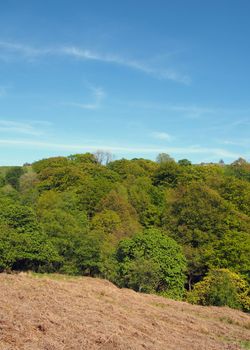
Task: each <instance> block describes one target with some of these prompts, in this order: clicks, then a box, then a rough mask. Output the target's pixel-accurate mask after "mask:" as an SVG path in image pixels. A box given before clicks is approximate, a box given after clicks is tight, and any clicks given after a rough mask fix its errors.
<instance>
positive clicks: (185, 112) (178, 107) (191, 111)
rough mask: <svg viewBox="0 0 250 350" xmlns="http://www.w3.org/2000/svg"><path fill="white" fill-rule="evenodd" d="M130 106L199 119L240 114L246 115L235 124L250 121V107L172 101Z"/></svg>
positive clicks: (140, 103)
mask: <svg viewBox="0 0 250 350" xmlns="http://www.w3.org/2000/svg"><path fill="white" fill-rule="evenodd" d="M130 106H133V107H137V108H142V109H145V110H158V111H162V112H174V113H176V114H179V115H181V116H182V117H183V116H186V117H187V118H190V119H198V118H200V117H203V116H212V115H213V116H216V115H219V116H227V115H229V116H233V115H237V117H238V116H239V115H241V116H245V117H244V118H240V119H239V118H237V120H235V121H234V122H233V123H234V125H235V126H237V125H243V124H248V125H249V123H250V118H249V117H247V116H248V115H250V108H225V107H214V106H200V105H196V104H190V105H188V104H187V105H185V104H172V103H165V104H162V103H154V102H148V101H147V102H146V101H134V102H130Z"/></svg>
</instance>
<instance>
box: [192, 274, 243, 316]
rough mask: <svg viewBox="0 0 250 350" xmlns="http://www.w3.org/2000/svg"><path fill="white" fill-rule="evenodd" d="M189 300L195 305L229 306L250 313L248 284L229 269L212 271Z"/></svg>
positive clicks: (197, 285) (194, 290)
mask: <svg viewBox="0 0 250 350" xmlns="http://www.w3.org/2000/svg"><path fill="white" fill-rule="evenodd" d="M187 300H188V301H189V302H191V303H194V304H201V305H215V306H229V307H232V308H236V309H243V310H244V311H250V289H249V285H248V284H247V282H246V281H245V280H244V279H243V278H242V277H241V276H240V275H237V274H236V273H234V272H231V271H230V270H228V269H215V270H211V271H210V272H209V273H208V275H207V276H206V277H205V278H204V279H203V281H201V282H199V283H197V284H196V285H195V287H194V289H193V291H192V292H190V293H189V294H188V298H187Z"/></svg>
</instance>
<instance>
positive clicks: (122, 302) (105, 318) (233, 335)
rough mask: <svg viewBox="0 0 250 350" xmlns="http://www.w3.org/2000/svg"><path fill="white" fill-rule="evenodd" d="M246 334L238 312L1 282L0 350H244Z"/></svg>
mask: <svg viewBox="0 0 250 350" xmlns="http://www.w3.org/2000/svg"><path fill="white" fill-rule="evenodd" d="M35 276H38V275H35ZM249 329H250V316H249V315H248V314H245V313H242V312H240V311H236V310H232V309H229V308H217V307H201V306H196V305H195V306H194V305H189V304H187V303H184V302H177V301H173V300H170V299H165V298H162V297H158V296H155V295H147V294H139V293H136V292H134V291H132V290H128V289H118V288H117V287H115V286H114V285H113V284H111V283H110V282H108V281H105V280H100V279H93V278H89V277H78V278H66V277H63V276H58V275H52V276H51V277H48V276H44V277H42V278H35V277H34V276H32V275H28V274H24V273H21V274H19V275H6V274H1V275H0V350H31V349H32V350H35V349H37V350H45V349H46V350H60V349H64V350H70V349H72V350H73V349H77V350H81V349H93V350H94V349H124V350H125V349H126V350H129V349H136V350H140V349H150V350H153V349H164V350H166V349H169V350H171V349H175V350H177V349H185V350H188V349H192V350H195V349H206V350H210V349H216V350H220V349H230V350H234V349H248V348H249V345H250V334H249V333H250V332H249Z"/></svg>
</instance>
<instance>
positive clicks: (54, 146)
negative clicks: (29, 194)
mask: <svg viewBox="0 0 250 350" xmlns="http://www.w3.org/2000/svg"><path fill="white" fill-rule="evenodd" d="M1 145H4V146H22V147H36V148H39V149H49V150H51V151H53V150H54V151H55V150H61V151H75V152H86V151H96V150H100V149H102V150H105V151H110V152H115V153H118V154H125V153H126V154H158V153H162V152H166V153H170V154H174V155H181V156H183V155H187V156H188V155H194V154H203V155H208V156H216V157H219V158H227V159H236V158H238V157H240V156H243V157H247V156H246V155H244V154H240V153H237V152H230V151H227V150H225V149H221V148H209V147H199V146H187V147H153V146H152V147H144V146H134V147H132V146H130V147H127V146H116V145H107V144H98V145H88V144H66V143H53V142H42V141H32V140H17V139H0V146H1Z"/></svg>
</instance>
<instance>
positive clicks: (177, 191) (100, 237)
mask: <svg viewBox="0 0 250 350" xmlns="http://www.w3.org/2000/svg"><path fill="white" fill-rule="evenodd" d="M13 270H16V271H25V270H33V271H35V272H57V273H63V274H72V275H89V276H98V277H102V278H106V279H109V280H111V281H112V282H114V283H115V284H116V285H118V286H120V287H128V288H133V289H134V290H136V291H140V292H146V293H157V294H160V295H164V296H167V297H171V298H175V299H179V300H188V301H190V302H192V303H198V304H201V305H228V306H230V307H233V308H239V309H242V310H244V311H248V312H249V311H250V292H249V284H250V163H247V162H246V161H245V160H244V159H241V158H240V159H238V160H236V161H235V162H233V163H232V164H230V165H226V164H224V162H223V161H220V162H219V163H218V164H199V165H197V164H195V165H192V164H191V162H190V161H188V160H187V159H183V160H180V161H178V162H176V161H175V160H174V159H172V158H171V157H170V156H169V155H167V154H160V155H159V156H158V157H157V160H156V162H154V161H151V160H146V159H132V160H126V159H121V160H115V161H111V160H110V157H109V155H108V154H105V153H103V152H98V153H97V154H90V153H86V154H75V155H71V156H69V157H54V158H48V159H43V160H40V161H37V162H35V163H33V164H25V165H24V166H23V167H1V168H0V271H9V272H10V271H13Z"/></svg>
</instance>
